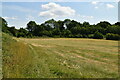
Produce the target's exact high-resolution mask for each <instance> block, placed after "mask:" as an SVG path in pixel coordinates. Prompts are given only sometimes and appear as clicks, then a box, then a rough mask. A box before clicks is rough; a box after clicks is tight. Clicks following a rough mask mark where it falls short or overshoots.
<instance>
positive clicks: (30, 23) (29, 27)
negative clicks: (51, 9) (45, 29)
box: [26, 21, 37, 33]
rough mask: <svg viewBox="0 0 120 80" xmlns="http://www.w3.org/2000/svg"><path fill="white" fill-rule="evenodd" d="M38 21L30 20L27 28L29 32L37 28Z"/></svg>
mask: <svg viewBox="0 0 120 80" xmlns="http://www.w3.org/2000/svg"><path fill="white" fill-rule="evenodd" d="M36 25H37V24H36V23H35V21H30V22H29V23H28V24H27V28H26V29H27V30H28V31H29V32H31V33H32V32H33V31H34V30H35V28H36Z"/></svg>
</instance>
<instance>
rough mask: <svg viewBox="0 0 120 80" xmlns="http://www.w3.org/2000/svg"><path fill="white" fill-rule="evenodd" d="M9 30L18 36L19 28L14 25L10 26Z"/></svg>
mask: <svg viewBox="0 0 120 80" xmlns="http://www.w3.org/2000/svg"><path fill="white" fill-rule="evenodd" d="M8 30H9V32H10V33H11V34H12V35H13V36H16V37H17V35H18V30H17V29H15V27H14V26H13V27H9V29H8Z"/></svg>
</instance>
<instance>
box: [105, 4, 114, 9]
mask: <svg viewBox="0 0 120 80" xmlns="http://www.w3.org/2000/svg"><path fill="white" fill-rule="evenodd" d="M106 6H107V8H114V7H115V6H113V5H112V4H106Z"/></svg>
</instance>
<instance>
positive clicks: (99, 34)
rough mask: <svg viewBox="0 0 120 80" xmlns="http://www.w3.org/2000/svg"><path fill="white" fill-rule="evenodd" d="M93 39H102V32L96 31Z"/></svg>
mask: <svg viewBox="0 0 120 80" xmlns="http://www.w3.org/2000/svg"><path fill="white" fill-rule="evenodd" d="M93 38H94V39H103V34H102V33H99V32H98V31H96V32H95V33H94V35H93Z"/></svg>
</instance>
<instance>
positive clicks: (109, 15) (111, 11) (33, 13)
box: [0, 1, 118, 28]
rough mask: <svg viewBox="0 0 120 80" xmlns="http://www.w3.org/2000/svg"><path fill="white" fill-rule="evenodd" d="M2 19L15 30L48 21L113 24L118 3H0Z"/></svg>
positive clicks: (116, 18)
mask: <svg viewBox="0 0 120 80" xmlns="http://www.w3.org/2000/svg"><path fill="white" fill-rule="evenodd" d="M0 6H1V4H0ZM2 17H3V18H4V19H5V20H6V21H7V22H8V26H15V27H16V28H21V27H23V28H25V27H26V25H27V23H28V22H29V21H35V22H36V23H37V24H41V23H43V22H45V21H47V20H49V19H55V20H64V19H71V20H76V21H78V22H81V23H83V22H84V21H86V22H89V23H90V24H96V23H98V22H100V21H108V22H110V23H111V24H114V23H116V22H117V21H118V2H99V1H90V2H59V1H58V2H2Z"/></svg>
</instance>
